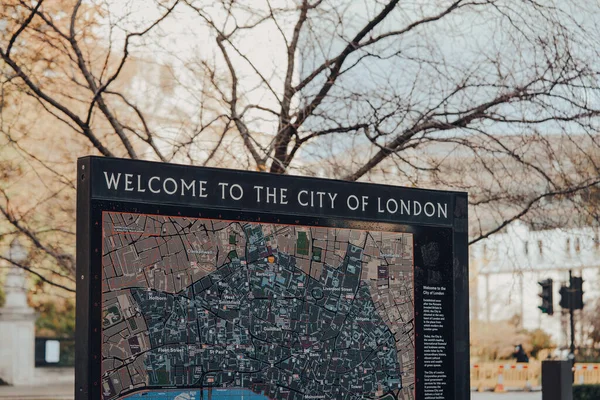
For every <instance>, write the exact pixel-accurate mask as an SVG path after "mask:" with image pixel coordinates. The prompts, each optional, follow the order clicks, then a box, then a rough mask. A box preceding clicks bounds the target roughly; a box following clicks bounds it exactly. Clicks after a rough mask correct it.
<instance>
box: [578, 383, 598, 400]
mask: <svg viewBox="0 0 600 400" xmlns="http://www.w3.org/2000/svg"><path fill="white" fill-rule="evenodd" d="M598 399H600V385H575V386H573V400H598Z"/></svg>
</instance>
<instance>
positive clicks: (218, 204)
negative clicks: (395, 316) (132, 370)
mask: <svg viewBox="0 0 600 400" xmlns="http://www.w3.org/2000/svg"><path fill="white" fill-rule="evenodd" d="M107 211H108V212H130V213H142V214H157V215H170V216H185V217H193V218H198V217H201V218H218V219H231V220H241V221H248V222H256V221H260V222H262V223H271V224H288V225H303V226H318V227H342V228H347V227H351V228H353V229H365V230H379V231H390V232H393V231H396V232H408V233H411V234H412V235H413V240H414V290H415V292H414V316H415V317H414V318H415V340H416V343H415V357H416V358H415V379H416V380H415V398H416V399H418V400H428V399H434V398H440V397H436V396H443V397H441V398H446V399H456V400H467V399H469V396H470V384H469V376H470V374H469V303H468V301H469V300H468V230H467V226H468V224H467V194H466V193H463V192H448V191H431V190H422V189H413V188H403V187H396V186H386V185H377V184H364V183H349V182H344V181H336V180H327V179H316V178H305V177H296V176H280V175H271V174H266V173H256V172H245V171H234V170H224V169H216V168H202V167H188V166H183V165H175V164H164V163H155V162H145V161H132V160H123V159H114V158H103V157H84V158H81V159H79V160H78V187H77V340H76V361H75V363H76V369H75V370H76V380H75V398H76V399H101V398H102V397H101V390H102V388H101V386H102V380H101V378H102V377H101V360H102V354H101V345H102V323H101V322H102V276H101V270H102V259H101V257H102V256H101V254H102V213H103V212H107ZM432 304H433V309H435V308H436V307H437V308H438V310H437V314H435V315H432V314H431V310H432ZM439 305H441V308H440V306H439ZM440 316H441V320H440Z"/></svg>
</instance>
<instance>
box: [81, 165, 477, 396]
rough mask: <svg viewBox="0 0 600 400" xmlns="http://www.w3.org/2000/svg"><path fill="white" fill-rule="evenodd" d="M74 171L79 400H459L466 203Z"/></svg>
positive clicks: (292, 182)
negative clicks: (181, 399)
mask: <svg viewBox="0 0 600 400" xmlns="http://www.w3.org/2000/svg"><path fill="white" fill-rule="evenodd" d="M77 168H78V179H77V181H78V186H77V342H76V382H75V386H76V387H75V398H76V399H121V398H123V399H125V398H127V399H137V398H140V399H150V398H175V397H176V396H177V395H180V394H182V393H187V394H188V395H190V396H196V397H195V398H198V399H200V398H209V397H210V396H215V395H217V396H219V395H220V396H221V397H216V398H232V399H233V398H241V396H254V397H249V398H257V399H269V398H271V399H274V398H277V399H362V398H381V399H405V398H415V399H419V400H431V399H439V398H444V399H455V400H466V399H468V398H469V376H470V375H469V312H468V310H469V304H468V248H467V246H468V222H467V194H466V193H462V192H449V191H433V190H422V189H416V188H404V187H397V186H388V185H378V184H368V183H351V182H344V181H339V180H328V179H317V178H308V177H299V176H288V175H272V174H267V173H257V172H245V171H236V170H226V169H217V168H204V167H190V166H184V165H176V164H167V163H156V162H146V161H133V160H125V159H116V158H103V157H94V156H90V157H83V158H80V159H79V160H78V166H77ZM227 394H228V395H229V397H227V396H226V395H227ZM142 396H146V397H142ZM152 396H155V397H152ZM156 396H158V397H156Z"/></svg>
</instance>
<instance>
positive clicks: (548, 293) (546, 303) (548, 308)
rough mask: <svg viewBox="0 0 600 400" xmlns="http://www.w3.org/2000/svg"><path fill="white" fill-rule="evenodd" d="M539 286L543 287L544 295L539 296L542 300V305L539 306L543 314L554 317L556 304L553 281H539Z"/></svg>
mask: <svg viewBox="0 0 600 400" xmlns="http://www.w3.org/2000/svg"><path fill="white" fill-rule="evenodd" d="M538 284H539V285H540V286H541V287H542V293H540V294H539V296H540V297H541V298H542V305H541V306H538V308H539V309H540V310H542V313H544V314H548V315H552V314H554V302H553V299H552V279H544V280H543V281H539V282H538Z"/></svg>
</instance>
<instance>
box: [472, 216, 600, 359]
mask: <svg viewBox="0 0 600 400" xmlns="http://www.w3.org/2000/svg"><path fill="white" fill-rule="evenodd" d="M599 234H600V229H599V228H592V227H588V228H570V229H552V230H540V231H532V230H529V229H528V228H527V227H526V226H525V225H524V224H522V223H515V224H512V225H510V226H509V227H508V228H507V230H506V232H504V233H499V234H495V235H492V236H491V237H490V238H488V239H484V240H481V241H479V242H477V243H475V244H473V245H472V246H471V247H470V292H471V293H470V296H471V319H472V320H479V321H502V320H508V319H510V318H513V317H515V316H518V317H521V318H520V320H521V327H522V328H524V329H527V330H532V329H537V328H541V329H543V330H545V331H546V332H548V333H549V334H550V335H551V336H552V337H553V339H554V341H555V343H556V344H558V345H559V346H561V347H566V346H567V345H568V343H569V337H570V336H569V319H568V313H566V312H563V311H561V310H562V309H561V308H560V306H559V300H560V295H559V290H560V287H561V285H563V284H568V281H569V270H572V271H573V276H582V277H583V279H584V283H583V291H584V294H583V301H584V304H585V307H584V312H585V311H587V310H590V309H591V308H592V307H593V306H595V302H596V301H597V300H598V299H599V298H600V241H599ZM547 278H552V279H553V281H554V286H553V294H554V302H553V303H554V315H553V316H549V315H547V314H542V312H541V311H540V310H539V309H538V306H539V305H541V298H540V297H539V296H538V295H539V293H541V286H540V285H539V284H538V281H541V280H544V279H547ZM584 318H585V316H584V315H583V313H582V312H579V311H577V312H576V319H575V320H576V335H575V338H576V345H577V346H585V345H586V343H585V335H584V334H583V332H582V329H580V328H581V325H582V324H581V320H582V319H584ZM583 325H585V323H584V324H583Z"/></svg>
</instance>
